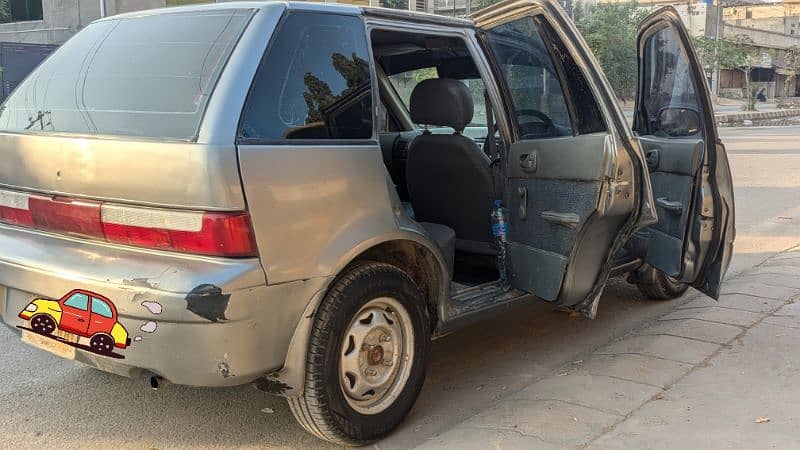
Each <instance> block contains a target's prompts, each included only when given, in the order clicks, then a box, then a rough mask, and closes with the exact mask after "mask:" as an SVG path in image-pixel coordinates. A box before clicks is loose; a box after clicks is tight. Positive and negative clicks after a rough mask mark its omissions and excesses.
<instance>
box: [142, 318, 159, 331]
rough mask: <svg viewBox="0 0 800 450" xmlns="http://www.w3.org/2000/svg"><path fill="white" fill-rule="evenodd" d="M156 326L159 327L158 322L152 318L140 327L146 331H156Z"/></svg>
mask: <svg viewBox="0 0 800 450" xmlns="http://www.w3.org/2000/svg"><path fill="white" fill-rule="evenodd" d="M156 328H158V324H156V323H155V322H153V321H152V320H151V321H149V322H146V323H145V324H144V325H142V326H141V328H139V329H140V330H142V331H144V332H145V333H154V332H155V331H156Z"/></svg>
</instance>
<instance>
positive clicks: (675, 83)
mask: <svg viewBox="0 0 800 450" xmlns="http://www.w3.org/2000/svg"><path fill="white" fill-rule="evenodd" d="M642 64H643V69H644V70H643V72H644V73H643V76H644V86H643V89H644V92H643V93H642V104H641V111H640V112H639V114H640V115H641V116H640V118H643V119H645V123H640V124H638V125H639V128H640V129H639V130H637V131H639V132H640V133H642V134H658V133H661V132H664V133H665V134H667V135H671V134H673V133H672V131H673V130H672V129H669V130H666V129H662V128H663V127H662V121H661V120H659V115H663V114H664V110H665V108H669V109H673V110H676V111H677V110H681V109H691V110H694V111H696V112H697V113H699V112H700V104H699V100H698V98H697V94H696V90H695V86H694V82H693V80H692V72H691V70H690V67H689V62H688V58H687V56H686V53H685V51H684V48H683V45H681V42H680V39H679V38H678V36H677V35H676V34H675V32H674V31H673V30H672V29H671V28H669V27H664V28H662V29H661V30H659V31H656V32H655V33H653V34H652V35H651V36H650V37H648V38H647V40H646V41H645V44H644V55H643V61H642ZM665 124H666V122H665ZM698 125H699V124H698Z"/></svg>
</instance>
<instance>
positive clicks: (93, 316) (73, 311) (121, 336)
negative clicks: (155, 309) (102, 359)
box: [19, 289, 131, 354]
mask: <svg viewBox="0 0 800 450" xmlns="http://www.w3.org/2000/svg"><path fill="white" fill-rule="evenodd" d="M19 317H20V318H21V319H24V320H29V321H30V327H31V330H33V331H34V332H36V333H39V334H43V335H51V334H53V332H54V331H55V330H56V328H58V329H59V330H62V331H66V332H68V333H73V334H76V335H78V336H82V337H85V338H88V339H89V349H90V350H91V351H93V352H95V353H100V354H110V353H111V352H112V351H113V350H114V347H117V348H126V347H128V346H129V345H130V344H131V339H130V337H128V331H127V330H126V329H125V327H123V326H122V325H121V324H120V323H119V322H117V308H116V307H115V306H114V304H113V303H112V302H111V301H110V300H109V299H107V298H106V297H103V296H102V295H99V294H96V293H94V292H91V291H86V290H83V289H75V290H72V291H70V292H69V293H67V295H65V296H63V297H61V299H59V300H46V299H43V298H37V299H36V300H34V301H32V302H30V303H29V304H28V306H26V307H25V309H23V310H22V311H21V312H20V313H19Z"/></svg>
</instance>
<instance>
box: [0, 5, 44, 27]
mask: <svg viewBox="0 0 800 450" xmlns="http://www.w3.org/2000/svg"><path fill="white" fill-rule="evenodd" d="M30 20H42V0H4V1H3V0H0V23H7V22H25V21H30Z"/></svg>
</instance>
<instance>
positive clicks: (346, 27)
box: [240, 13, 373, 141]
mask: <svg viewBox="0 0 800 450" xmlns="http://www.w3.org/2000/svg"><path fill="white" fill-rule="evenodd" d="M368 61H369V53H368V52H367V39H366V34H365V31H364V26H363V24H362V23H361V20H360V19H359V18H357V17H353V16H339V15H333V14H317V13H294V14H291V15H289V16H288V17H287V18H286V19H285V20H284V22H283V23H282V25H281V26H280V28H279V31H278V34H277V35H276V36H275V37H274V38H273V42H271V43H270V47H269V50H268V51H267V53H266V55H265V56H264V58H262V60H261V66H260V67H259V70H258V74H257V75H256V78H255V80H254V81H253V86H252V87H251V89H250V94H249V96H248V99H247V103H246V105H245V108H244V112H243V116H242V124H241V130H240V135H241V137H242V138H244V139H246V140H256V141H258V140H283V139H369V138H371V137H372V117H373V113H372V86H371V80H370V70H369V62H368Z"/></svg>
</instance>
